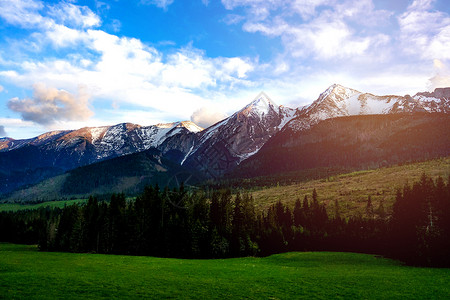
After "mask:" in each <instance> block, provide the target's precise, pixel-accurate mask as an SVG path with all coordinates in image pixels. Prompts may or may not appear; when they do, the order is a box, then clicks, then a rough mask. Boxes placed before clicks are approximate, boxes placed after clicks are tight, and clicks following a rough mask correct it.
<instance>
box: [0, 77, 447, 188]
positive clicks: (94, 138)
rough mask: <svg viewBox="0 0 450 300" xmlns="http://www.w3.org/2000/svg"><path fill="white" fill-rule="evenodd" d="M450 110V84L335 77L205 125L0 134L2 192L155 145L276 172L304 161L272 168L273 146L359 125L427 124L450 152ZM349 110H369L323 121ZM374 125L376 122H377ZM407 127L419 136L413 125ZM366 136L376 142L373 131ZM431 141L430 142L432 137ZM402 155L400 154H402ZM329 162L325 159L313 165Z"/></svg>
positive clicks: (219, 163)
mask: <svg viewBox="0 0 450 300" xmlns="http://www.w3.org/2000/svg"><path fill="white" fill-rule="evenodd" d="M449 113H450V88H440V89H436V90H435V91H433V92H423V93H417V94H416V95H414V96H409V95H406V96H394V95H388V96H376V95H372V94H368V93H361V92H359V91H356V90H354V89H350V88H346V87H343V86H341V85H337V84H334V85H332V86H330V87H329V88H328V89H327V90H326V91H324V92H323V93H322V94H321V95H320V96H319V98H318V99H317V100H315V101H314V102H312V103H311V104H310V105H307V106H304V107H300V108H297V109H292V108H288V107H284V106H279V105H277V104H276V103H275V102H274V101H273V100H271V99H270V98H269V97H268V96H267V95H266V94H265V93H260V94H259V95H258V96H257V97H256V98H255V99H254V100H253V101H252V102H250V103H249V104H248V105H246V106H245V107H243V108H242V109H241V110H239V111H237V112H235V113H234V114H233V115H231V116H230V117H228V118H226V119H224V120H222V121H220V122H218V123H216V124H214V125H212V126H210V127H208V128H206V129H203V128H201V127H199V126H197V125H196V124H194V123H193V122H190V121H183V122H175V123H169V124H157V125H153V126H140V125H136V124H131V123H124V124H118V125H114V126H103V127H87V128H82V129H79V130H68V131H52V132H48V133H45V134H43V135H40V136H38V137H35V138H32V139H26V140H14V139H11V138H2V139H0V195H1V194H7V193H10V192H12V191H14V190H16V189H19V188H21V187H23V186H27V185H30V184H36V183H37V182H40V181H42V180H44V179H47V178H51V177H53V176H56V175H59V174H63V173H65V172H67V171H70V170H74V169H76V168H80V167H83V166H88V165H91V164H93V163H97V162H101V161H105V160H111V162H112V163H114V159H115V158H117V157H123V156H126V155H130V154H133V153H139V152H143V151H149V150H150V151H153V150H151V149H157V150H158V151H159V152H158V153H159V154H158V155H162V156H163V157H164V159H165V160H170V161H172V162H173V163H174V164H176V165H178V166H180V167H182V168H183V169H184V170H193V171H194V170H195V172H198V174H202V176H204V177H206V178H220V177H222V176H223V175H224V174H231V173H232V172H235V171H236V170H237V171H238V173H239V174H241V175H243V173H246V174H247V175H249V174H254V175H255V176H260V175H265V174H266V173H270V172H271V168H273V169H272V170H278V171H280V172H282V171H292V170H293V169H295V168H301V167H302V165H301V164H300V165H299V164H296V163H292V164H289V163H287V164H288V165H291V166H292V167H287V168H277V167H269V166H272V165H275V166H276V165H278V166H280V165H282V164H281V163H278V164H277V158H276V155H275V156H274V153H275V154H276V153H279V155H280V156H281V155H282V153H285V154H286V151H288V152H289V153H290V154H289V155H287V154H286V155H287V156H286V157H284V158H283V159H284V161H286V160H287V161H289V159H291V160H292V162H295V161H296V158H295V157H297V156H295V155H293V154H292V153H293V149H297V150H299V149H302V147H303V146H304V145H305V143H306V142H305V141H308V138H306V136H309V140H311V138H312V136H314V135H315V134H316V135H317V134H319V135H322V136H324V135H327V136H328V140H327V139H326V138H325V139H322V141H328V143H329V141H330V136H329V135H330V134H334V136H336V135H339V134H340V133H339V132H341V134H347V135H348V134H350V132H352V134H353V135H356V136H358V141H361V140H364V135H361V134H360V133H361V132H365V134H366V136H371V137H375V136H377V137H380V136H384V137H385V138H386V139H388V140H389V139H392V138H393V136H390V137H389V138H388V137H387V135H386V134H384V135H383V134H382V133H383V132H385V131H386V130H389V132H391V133H392V134H394V132H396V133H397V134H398V137H399V138H401V139H403V140H405V139H406V140H405V141H406V142H408V135H407V134H406V135H402V134H403V133H401V131H399V130H396V129H398V128H404V129H405V128H409V129H405V130H406V131H405V132H409V131H410V130H412V128H416V129H421V130H424V131H423V132H424V134H425V133H426V134H428V133H429V136H430V137H433V138H434V139H433V143H434V141H435V140H440V142H439V143H437V144H439V147H438V148H439V150H436V151H434V152H433V151H432V152H429V154H428V155H431V156H436V155H448V154H450V153H449V151H450V145H449V144H448V136H449V134H448V133H449V132H450V130H449V128H448V126H446V124H449V122H448V116H449ZM380 114H381V115H388V116H391V115H396V116H402V117H401V118H390V117H388V118H384V119H383V118H381V119H380V120H384V121H374V120H375V119H374V118H372V117H370V116H372V115H380ZM351 116H369V117H367V118H364V117H359V118H358V117H355V120H357V121H355V120H352V121H348V122H347V121H343V120H339V121H332V122H331V123H330V122H328V123H327V122H325V123H323V121H324V120H330V119H331V120H338V119H340V117H350V118H351ZM414 116H415V117H414ZM430 116H432V117H430ZM434 116H439V117H436V118H435V117H434ZM344 119H345V118H344ZM400 119H401V120H400ZM395 120H397V121H395ZM418 120H421V121H418ZM436 120H438V121H436ZM333 122H334V123H333ZM346 122H347V123H346ZM352 122H356V123H352ZM358 122H359V123H358ZM383 122H384V123H383ZM396 122H397V123H396ZM433 122H434V123H433ZM322 123H323V124H325V125H321V126H322V127H321V129H320V130H319V129H314V128H315V127H317V126H318V125H320V124H322ZM375 123H376V125H374V124H375ZM388 123H389V124H388ZM432 123H433V124H435V126H440V127H436V128H434V129H433V132H429V131H427V130H429V128H430V126H431V125H430V124H432ZM327 124H328V125H327ZM330 124H332V125H330ZM349 124H352V125H349ZM358 124H359V125H358ZM368 124H372V127H370V125H368ZM383 124H384V125H383ZM327 126H328V127H327ZM348 126H354V128H353V129H352V130H350V129H351V127H348ZM358 126H359V127H358ZM383 126H384V127H383ZM402 126H403V127H402ZM431 127H433V126H431ZM318 128H319V127H318ZM326 128H328V129H326ZM341 128H342V129H341ZM344 128H345V130H344ZM358 128H361V130H358ZM363 128H364V130H363ZM370 128H371V129H370ZM383 128H384V129H383ZM424 128H425V129H424ZM371 130H372V131H371ZM383 130H384V131H383ZM408 130H409V131H408ZM344 131H345V132H346V133H344ZM369 131H370V132H371V133H370V132H369ZM312 132H314V134H313V133H312ZM375 132H377V134H375ZM405 132H404V133H405ZM409 134H410V135H411V134H412V135H413V133H411V132H410V133H409ZM426 134H425V135H426ZM394 135H395V134H394ZM315 138H316V139H317V137H315ZM365 140H366V141H368V140H371V141H372V142H373V141H374V139H371V138H367V139H365ZM427 141H428V142H430V140H429V139H428V140H427ZM378 142H379V143H381V144H382V143H388V142H387V140H383V138H378ZM422 142H423V141H422ZM422 142H420V143H422ZM337 143H338V142H337ZM338 144H339V143H338ZM344 144H345V143H344ZM375 144H376V143H375ZM375 144H374V143H372V144H371V145H372V146H374V145H375ZM381 144H376V147H381V148H383V146H382V145H381ZM388 144H389V143H388ZM302 145H303V146H302ZM345 145H347V146H349V145H353V146H354V145H355V144H354V142H351V143H347V144H345ZM316 146H317V147H319V148H318V149H325V148H324V147H323V145H322V146H320V143H318V144H315V146H314V147H316ZM314 147H313V148H314ZM365 147H369V146H367V145H366V146H365ZM286 149H287V150H286ZM327 149H328V148H327ZM413 149H414V147H412V148H411V147H410V148H408V150H407V151H413ZM366 150H367V149H366ZM327 151H333V149H332V148H330V149H328V150H327ZM360 151H364V149H360ZM405 151H406V150H405ZM319 152H320V151H319ZM319 152H316V154H317V153H319ZM325 152H326V151H325ZM267 153H271V155H268V154H267ZM299 153H303V152H301V151H300V152H299ZM378 153H381V152H378ZM383 153H384V152H383ZM387 153H388V152H386V153H385V154H383V155H381V156H380V157H378V158H376V159H381V158H382V157H384V155H388V154H387ZM323 155H325V154H321V157H323ZM395 155H397V156H398V155H400V154H395ZM301 156H302V157H304V158H303V159H306V160H317V158H316V156H317V155H315V153H309V154H308V155H307V154H305V153H303V154H302V155H301ZM325 156H326V155H325ZM269 157H270V158H269ZM374 159H375V158H374ZM408 159H421V158H420V157H416V156H415V157H413V158H411V157H406V156H405V158H404V160H408ZM401 160H402V159H398V161H401ZM169 165H170V164H169ZM326 165H327V164H326V163H321V164H317V165H315V164H312V165H311V166H312V167H316V166H326ZM355 165H357V164H355ZM360 165H361V166H362V165H367V164H364V163H362V164H360ZM293 166H296V167H293ZM303 167H305V166H303ZM239 170H240V171H239ZM230 172H231V173H230ZM235 174H236V173H235Z"/></svg>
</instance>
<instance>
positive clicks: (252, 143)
mask: <svg viewBox="0 0 450 300" xmlns="http://www.w3.org/2000/svg"><path fill="white" fill-rule="evenodd" d="M294 115H295V110H294V109H291V108H287V107H283V106H278V105H277V104H275V102H273V101H272V100H271V99H270V98H269V97H268V96H267V95H266V94H265V93H260V94H259V95H258V96H257V97H256V98H255V99H254V100H253V101H252V102H251V103H249V104H248V105H247V106H245V107H244V108H242V109H241V110H239V111H237V112H236V113H234V114H233V115H232V116H230V117H228V118H227V119H225V120H222V121H220V122H218V123H216V124H214V125H213V126H211V127H209V128H207V129H205V130H204V131H202V132H200V133H199V134H198V136H199V138H198V139H199V140H198V142H197V143H196V145H194V146H193V147H192V148H191V149H190V150H189V152H188V153H187V154H186V156H185V158H184V159H183V161H182V164H183V166H185V167H187V168H191V169H196V170H200V171H201V172H203V173H205V174H206V175H207V176H209V177H213V178H215V177H218V176H220V175H222V174H223V173H224V172H226V171H228V170H230V169H232V168H234V167H235V166H237V165H238V164H239V163H240V162H242V161H243V160H245V159H246V158H248V157H250V156H252V155H253V154H255V153H257V152H258V151H259V149H260V148H261V147H262V146H263V145H264V144H265V143H266V142H267V141H268V140H269V139H270V138H271V137H272V136H273V135H274V134H276V133H277V132H278V131H279V130H280V129H281V128H282V127H283V126H284V125H285V124H286V123H288V122H289V121H290V120H291V119H292V118H293V117H294Z"/></svg>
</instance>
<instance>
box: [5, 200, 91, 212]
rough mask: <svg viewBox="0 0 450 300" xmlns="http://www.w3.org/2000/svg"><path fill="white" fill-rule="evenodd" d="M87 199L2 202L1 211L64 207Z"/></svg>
mask: <svg viewBox="0 0 450 300" xmlns="http://www.w3.org/2000/svg"><path fill="white" fill-rule="evenodd" d="M85 202H87V199H75V200H61V201H47V202H43V203H38V204H18V203H1V204H0V212H2V211H18V210H25V209H38V208H42V207H50V208H54V207H59V208H63V207H64V206H66V205H72V204H75V203H85Z"/></svg>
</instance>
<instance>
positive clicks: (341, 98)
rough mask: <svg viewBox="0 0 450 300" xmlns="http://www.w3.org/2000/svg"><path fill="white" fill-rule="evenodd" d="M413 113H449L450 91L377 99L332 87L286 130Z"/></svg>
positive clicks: (304, 110)
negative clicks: (348, 118)
mask: <svg viewBox="0 0 450 300" xmlns="http://www.w3.org/2000/svg"><path fill="white" fill-rule="evenodd" d="M414 112H444V113H450V88H441V89H436V90H435V91H434V92H432V93H428V92H425V93H417V94H416V95H414V96H412V97H411V96H409V95H406V96H394V95H387V96H376V95H373V94H369V93H361V92H359V91H357V90H354V89H351V88H347V87H344V86H342V85H339V84H333V85H332V86H330V87H329V88H328V89H327V90H326V91H325V92H323V93H322V94H320V96H319V98H318V99H317V100H316V101H314V102H313V103H312V104H310V105H307V106H304V107H302V108H300V109H298V111H297V112H296V116H295V118H293V120H292V121H291V122H289V124H288V126H287V127H285V129H286V130H289V129H292V130H294V131H298V130H302V129H308V128H309V127H310V126H311V125H314V124H317V123H318V122H319V121H321V120H325V119H330V118H335V117H343V116H354V115H374V114H393V113H414Z"/></svg>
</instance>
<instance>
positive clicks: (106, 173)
mask: <svg viewBox="0 0 450 300" xmlns="http://www.w3.org/2000/svg"><path fill="white" fill-rule="evenodd" d="M169 158H170V157H169ZM169 158H168V157H166V156H164V155H162V154H161V152H160V151H158V150H156V149H149V150H146V151H143V152H139V153H134V154H130V155H125V156H121V157H117V158H113V159H109V160H106V161H102V162H98V163H94V164H91V165H88V166H84V167H80V168H77V169H74V170H71V171H69V172H67V173H65V174H62V175H59V176H56V177H53V178H49V179H46V180H44V181H42V182H40V183H37V184H35V185H32V186H29V187H26V188H23V189H20V190H17V191H15V192H13V193H11V194H9V195H8V196H4V197H3V199H1V201H2V202H10V203H33V202H34V203H36V202H42V201H51V200H57V199H61V198H65V199H70V198H88V197H89V195H108V194H111V193H121V192H124V193H126V194H127V195H136V194H139V193H141V192H142V191H143V189H144V186H145V185H155V184H159V186H161V187H165V186H166V185H174V183H175V180H174V178H175V177H176V178H177V179H178V180H183V178H189V179H190V181H191V184H193V183H195V182H194V181H195V180H198V179H199V178H200V177H199V176H196V174H193V173H192V172H189V171H187V170H186V169H184V168H183V167H182V166H180V165H178V164H177V163H175V162H173V161H172V160H171V159H169Z"/></svg>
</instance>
